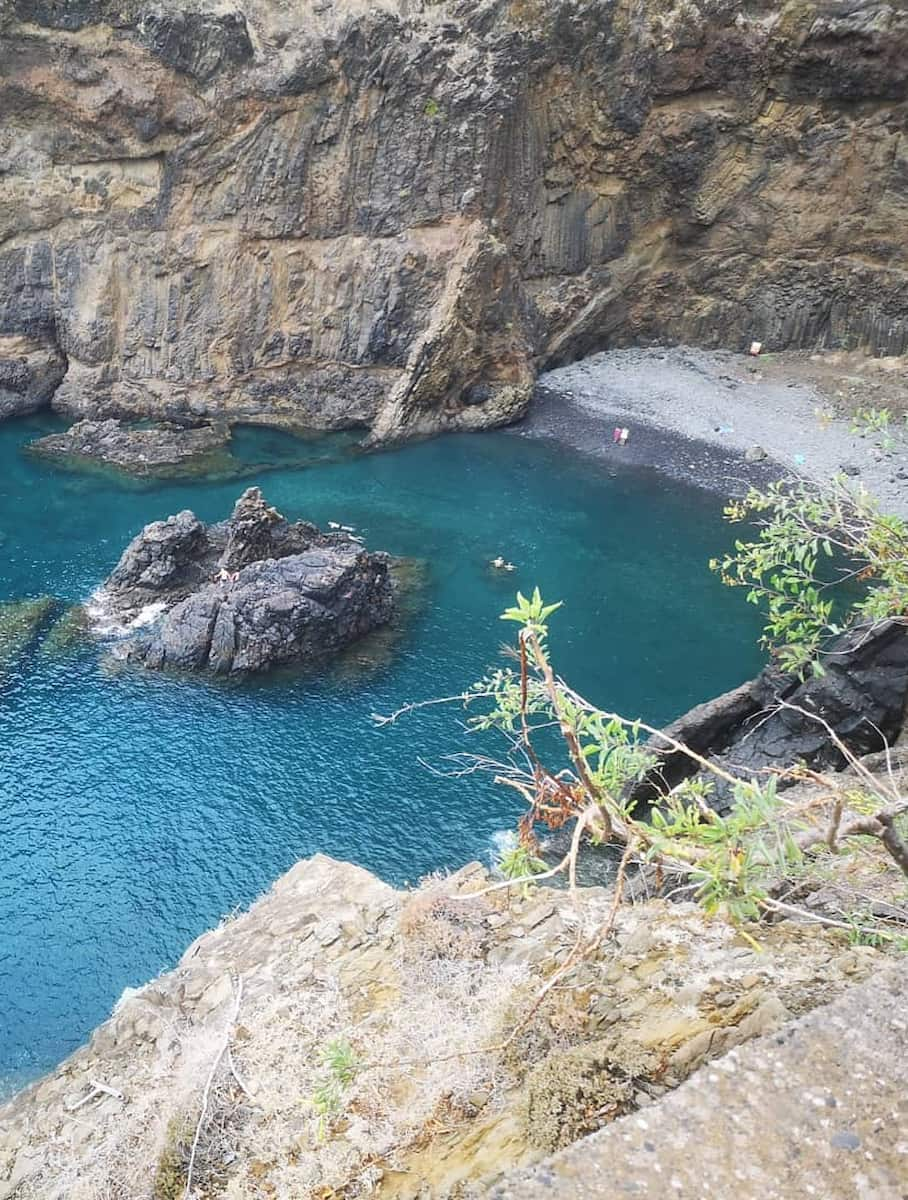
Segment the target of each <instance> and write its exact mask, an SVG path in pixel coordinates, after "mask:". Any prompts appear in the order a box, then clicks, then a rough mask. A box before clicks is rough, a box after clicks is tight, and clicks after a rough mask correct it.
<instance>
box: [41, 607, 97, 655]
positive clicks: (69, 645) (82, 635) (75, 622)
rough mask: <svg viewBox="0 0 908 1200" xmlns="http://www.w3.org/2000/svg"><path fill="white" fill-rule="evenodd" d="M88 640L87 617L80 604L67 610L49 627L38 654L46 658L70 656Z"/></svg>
mask: <svg viewBox="0 0 908 1200" xmlns="http://www.w3.org/2000/svg"><path fill="white" fill-rule="evenodd" d="M87 640H88V617H87V614H86V612H85V609H84V608H83V606H82V605H81V604H75V605H73V606H72V607H71V608H67V609H66V610H65V611H64V612H63V613H61V615H60V616H59V617H57V618H56V620H55V621H54V622H53V624H52V625H51V626H50V628H49V629H48V631H47V635H46V636H45V638H44V640H43V641H42V643H41V647H40V652H41V654H42V655H46V656H48V657H51V656H59V655H64V654H72V653H74V652H75V651H76V650H78V649H79V647H80V646H82V645H84V644H85V643H86V641H87Z"/></svg>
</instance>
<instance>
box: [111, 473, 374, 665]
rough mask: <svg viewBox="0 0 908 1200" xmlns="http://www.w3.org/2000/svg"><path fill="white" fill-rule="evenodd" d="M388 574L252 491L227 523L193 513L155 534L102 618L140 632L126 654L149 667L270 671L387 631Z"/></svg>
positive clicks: (132, 553) (343, 538)
mask: <svg viewBox="0 0 908 1200" xmlns="http://www.w3.org/2000/svg"><path fill="white" fill-rule="evenodd" d="M389 565H390V559H389V557H388V555H385V554H376V553H370V552H369V551H367V550H365V549H364V548H363V546H362V545H361V544H360V543H359V541H357V540H356V539H355V538H353V537H350V536H349V535H347V534H343V533H341V534H331V533H329V534H324V533H322V532H321V531H320V530H319V529H318V528H317V526H315V525H310V524H308V523H306V522H303V521H299V522H296V523H295V524H290V523H289V522H288V521H286V520H285V519H284V518H283V517H282V516H281V514H280V513H279V512H277V510H276V509H274V508H271V507H270V506H269V505H268V504H267V503H266V502H265V500H264V499H263V497H262V494H261V492H260V491H259V490H258V488H249V489H248V491H246V492H245V493H244V494H243V495H242V496H241V497H240V499H239V500H238V501H237V504H236V507H235V508H234V512H233V515H232V516H231V518H230V519H229V520H228V521H225V522H223V523H222V524H219V525H210V526H207V525H204V524H203V523H202V522H201V521H200V520H199V519H198V518H197V517H196V516H195V515H194V514H193V513H191V512H188V511H187V512H182V513H178V514H177V515H176V516H174V517H170V518H169V519H168V520H166V521H156V522H155V523H154V524H152V525H149V526H147V527H146V528H145V529H144V530H143V531H142V533H140V534H139V536H138V537H137V538H135V539H134V540H133V542H132V543H131V544H130V545H129V546H128V547H127V549H126V551H125V552H124V554H123V557H122V558H121V559H120V562H119V563H118V564H117V567H116V569H115V570H114V571H113V573H112V574H111V576H110V578H109V579H108V580H107V582H106V583H105V585H104V587H103V588H102V589H101V591H100V593H99V594H98V596H97V598H96V602H95V605H94V607H93V615H94V616H95V619H96V620H99V619H100V620H102V621H104V620H107V621H109V620H110V619H111V617H113V618H114V619H116V620H117V621H118V622H119V624H120V625H121V626H125V627H126V628H127V629H129V628H130V627H132V628H133V629H136V628H139V632H138V633H137V634H135V635H131V636H130V637H129V638H128V640H127V641H126V642H125V643H124V649H123V653H124V654H125V656H126V657H128V658H129V659H131V660H133V661H138V662H143V663H145V664H146V665H147V666H149V667H165V666H169V667H177V668H182V669H188V670H203V669H209V670H212V671H215V672H218V673H220V674H225V673H228V672H232V671H261V670H265V669H267V668H269V667H273V666H277V665H279V664H281V663H293V662H306V661H311V660H315V659H319V658H323V657H325V656H327V655H330V654H334V653H336V652H337V651H339V650H341V649H342V648H343V647H344V646H346V645H348V644H349V643H350V642H352V641H354V640H355V639H357V638H359V637H361V636H362V635H363V634H365V633H367V632H368V631H369V630H370V629H373V628H375V627H376V626H378V625H383V624H385V623H386V622H387V621H388V620H389V619H390V617H391V613H392V608H393V590H392V583H391V576H390V572H389ZM150 606H153V607H150ZM146 618H150V619H149V620H148V623H147V625H146V626H145V627H144V628H140V627H141V626H142V625H143V624H144V622H145V620H146Z"/></svg>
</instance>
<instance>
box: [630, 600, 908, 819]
mask: <svg viewBox="0 0 908 1200" xmlns="http://www.w3.org/2000/svg"><path fill="white" fill-rule="evenodd" d="M823 666H824V672H823V674H822V675H820V676H811V677H809V678H807V679H806V680H804V681H801V680H799V679H797V678H796V677H795V676H791V675H783V674H781V673H780V672H779V671H778V670H777V669H775V668H773V667H771V666H770V667H767V668H766V669H765V670H764V671H763V672H761V674H760V675H758V676H757V678H756V679H754V680H751V681H750V682H748V683H744V684H742V685H741V686H740V687H738V688H734V689H733V690H732V691H730V692H726V693H725V695H723V696H718V697H716V698H715V699H713V700H708V701H707V702H706V703H705V704H700V705H697V707H696V708H693V709H691V710H690V712H688V713H685V714H684V716H682V717H679V718H678V719H677V720H676V721H674V722H673V723H672V724H671V725H669V726H668V727H667V729H666V733H667V734H668V735H669V736H670V737H672V738H673V739H674V740H675V741H676V742H681V743H683V744H684V745H685V746H687V747H688V748H689V749H691V750H693V751H695V752H696V753H698V754H700V755H704V756H708V757H709V758H711V759H712V761H713V762H714V763H716V764H717V765H718V766H720V767H723V768H725V770H727V771H728V772H730V773H731V774H733V775H735V776H736V777H738V778H741V779H744V780H748V779H757V778H761V777H765V772H766V770H767V768H770V769H772V768H781V769H785V768H788V767H793V766H795V765H797V764H799V763H803V764H804V765H806V766H808V767H811V768H813V769H814V770H818V771H840V770H842V769H843V768H844V767H845V766H846V765H847V760H846V758H845V756H844V755H843V754H842V752H841V750H840V749H839V748H838V747H837V746H836V745H835V742H834V740H833V738H832V737H831V736H830V733H829V730H830V729H831V730H832V731H833V733H834V734H835V736H836V738H838V740H839V741H840V742H841V743H842V744H843V745H845V746H846V747H847V748H848V749H849V750H850V751H851V752H852V754H855V755H858V756H860V755H864V754H870V753H873V752H874V751H877V750H882V749H883V748H884V747H885V746H886V745H888V744H891V743H892V742H894V741H895V740H896V738H898V736H899V734H900V733H901V730H902V727H903V725H904V722H905V718H906V716H908V626H906V624H905V622H904V621H901V620H893V621H883V622H880V623H878V624H877V625H874V626H870V627H868V628H859V629H857V630H855V631H853V632H851V633H847V634H845V635H844V636H843V637H841V638H840V639H839V640H838V641H837V642H836V644H835V645H834V646H832V647H831V648H830V650H829V653H828V654H827V655H826V656H825V657H824V660H823ZM810 714H814V716H811V715H810ZM814 717H816V718H819V719H818V720H816V719H814ZM827 727H828V728H827ZM648 747H649V748H650V749H651V750H653V751H654V752H655V753H657V754H659V757H660V765H659V767H658V768H656V769H654V770H653V771H652V772H650V774H649V775H648V776H647V777H646V778H645V779H644V780H643V781H642V782H641V783H639V784H637V785H635V786H634V788H633V789H632V790H631V792H630V795H629V799H636V800H642V801H647V800H651V799H653V798H654V797H655V796H656V795H657V794H658V793H659V792H660V791H665V790H666V789H668V788H671V787H674V786H675V785H676V784H678V783H680V782H681V780H682V779H684V778H687V777H688V776H690V775H691V774H693V773H694V771H695V768H696V763H694V762H693V761H692V760H691V759H690V758H689V757H688V756H687V755H686V754H684V753H682V752H681V751H679V750H669V749H665V747H666V743H665V742H664V741H663V740H662V739H661V737H660V736H659V735H658V734H655V735H654V736H653V737H651V738H650V740H649V742H648ZM702 774H703V776H704V778H708V779H709V781H710V783H711V784H712V785H713V788H714V791H713V793H712V795H711V797H710V802H711V803H713V804H715V805H716V806H717V807H718V808H726V807H728V806H729V805H730V804H731V802H732V794H731V788H730V785H728V784H727V783H725V782H724V781H723V780H721V779H718V778H716V777H715V776H714V775H713V774H712V773H711V772H706V771H704V772H702ZM788 782H789V783H790V782H791V781H788ZM785 783H786V781H780V786H785Z"/></svg>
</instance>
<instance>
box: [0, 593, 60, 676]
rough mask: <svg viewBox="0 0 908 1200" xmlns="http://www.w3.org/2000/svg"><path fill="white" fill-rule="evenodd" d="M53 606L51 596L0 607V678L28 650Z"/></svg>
mask: <svg viewBox="0 0 908 1200" xmlns="http://www.w3.org/2000/svg"><path fill="white" fill-rule="evenodd" d="M56 603H57V602H56V600H54V598H53V596H37V597H35V598H34V599H29V600H11V601H10V602H9V603H7V604H0V675H2V674H3V673H4V672H5V671H7V670H8V669H9V668H10V667H12V666H13V665H14V664H15V662H16V661H17V659H19V658H20V657H21V656H22V654H24V653H25V651H26V650H27V649H28V648H29V646H30V645H31V644H32V642H33V641H34V640H35V638H36V637H37V636H38V633H39V632H40V630H41V628H42V626H43V625H44V623H45V621H47V619H48V618H49V617H50V614H51V613H52V612H53V610H54V606H55V604H56Z"/></svg>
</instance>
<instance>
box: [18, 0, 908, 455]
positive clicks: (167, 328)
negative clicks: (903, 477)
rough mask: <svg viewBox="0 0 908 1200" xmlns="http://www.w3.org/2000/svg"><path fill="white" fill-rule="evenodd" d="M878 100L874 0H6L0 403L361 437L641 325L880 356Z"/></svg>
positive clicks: (469, 413)
mask: <svg viewBox="0 0 908 1200" xmlns="http://www.w3.org/2000/svg"><path fill="white" fill-rule="evenodd" d="M906 98H908V6H906V4H905V3H904V2H903V0H897V2H895V3H891V4H881V3H873V2H863V0H819V2H811V0H804V2H802V0H793V2H792V3H788V4H781V3H778V2H777V0H751V2H749V3H744V4H738V3H734V4H732V3H728V2H727V0H702V3H700V4H699V5H698V4H695V3H692V2H689V0H656V2H650V3H647V4H643V3H640V2H639V0H463V2H459V0H384V3H374V4H366V3H365V2H364V0H336V2H334V3H331V2H329V0H293V2H290V0H230V2H229V3H228V2H226V0H67V2H66V3H61V2H59V0H3V2H2V4H0V108H2V112H3V114H4V122H3V128H2V131H0V411H3V412H8V411H17V410H19V409H20V408H25V407H27V406H28V405H31V406H34V405H35V404H36V403H41V402H46V400H47V398H48V396H49V395H51V394H52V395H53V404H54V405H55V407H57V408H58V409H60V410H61V411H65V412H68V413H74V414H78V415H82V416H86V415H88V416H98V415H101V416H106V415H129V414H140V415H150V414H155V415H177V414H185V413H187V412H189V413H193V414H198V415H206V416H210V415H218V416H227V417H228V418H233V419H247V420H262V421H269V422H275V423H301V424H306V425H310V426H317V427H324V428H334V427H340V426H353V425H360V426H363V427H368V428H370V429H371V430H372V433H373V436H374V437H376V438H382V437H393V436H401V435H406V434H411V433H420V432H428V431H434V430H437V429H444V428H465V427H466V428H476V427H481V426H484V425H490V424H494V423H496V422H500V421H504V420H508V419H510V418H512V417H513V416H515V415H516V414H517V413H519V412H520V410H521V408H522V406H523V405H524V404H525V402H526V399H527V396H528V394H529V388H530V384H531V382H532V378H533V375H534V372H535V370H536V369H538V367H539V366H540V365H543V364H551V363H555V362H561V361H565V360H567V359H570V358H572V357H576V356H579V355H581V354H583V353H586V352H588V351H590V350H593V349H597V348H603V347H605V346H608V345H612V344H621V343H628V342H632V341H635V340H641V339H643V340H645V339H685V340H689V341H694V342H700V343H704V344H710V345H726V346H736V345H739V344H741V342H742V341H743V340H744V339H749V338H750V337H756V338H759V339H761V340H763V341H765V342H766V343H767V344H768V345H770V346H772V347H781V346H814V345H829V346H846V347H866V348H868V349H870V350H872V351H874V352H877V353H886V354H896V353H901V352H903V351H904V350H905V349H906V348H908V285H906V282H905V275H904V272H903V271H902V269H901V248H902V245H903V235H904V228H905V223H906V219H908V189H906V183H908V141H906V137H905V134H904V126H905V117H906V111H908V106H906ZM61 377H62V379H61ZM32 380H33V381H34V384H33V386H32V384H31V383H30V381H32ZM58 381H59V382H58Z"/></svg>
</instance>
